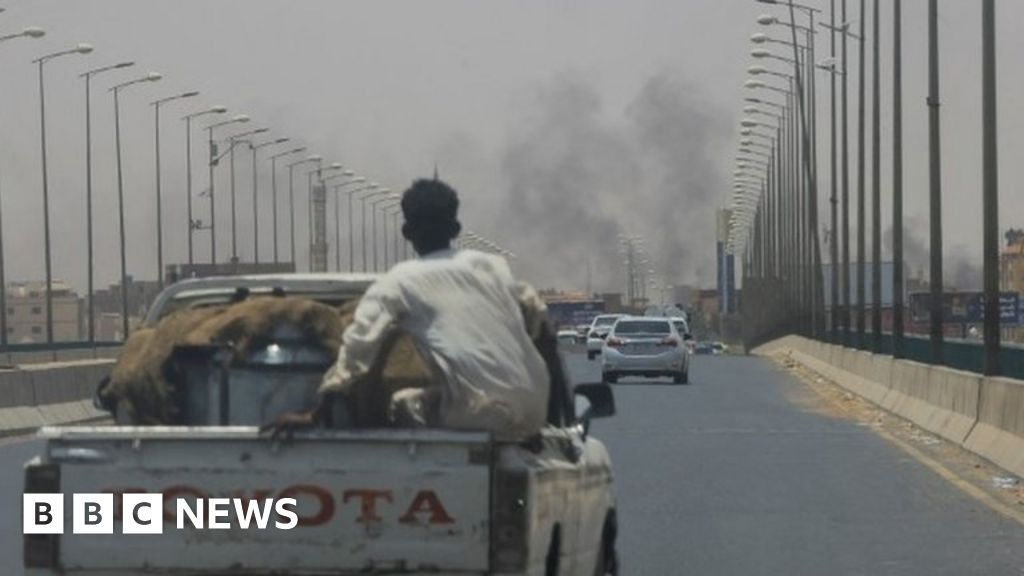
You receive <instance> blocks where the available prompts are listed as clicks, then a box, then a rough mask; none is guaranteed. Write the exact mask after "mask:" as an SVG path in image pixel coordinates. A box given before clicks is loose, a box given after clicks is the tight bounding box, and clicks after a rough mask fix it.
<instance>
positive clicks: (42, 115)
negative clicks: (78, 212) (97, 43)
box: [30, 34, 92, 345]
mask: <svg viewBox="0 0 1024 576" xmlns="http://www.w3.org/2000/svg"><path fill="white" fill-rule="evenodd" d="M30 36H31V34H30ZM90 52H92V46H90V45H89V44H79V45H78V46H75V47H74V48H72V49H70V50H63V51H60V52H53V53H51V54H47V55H45V56H42V57H40V58H36V59H35V60H33V61H32V63H33V64H38V65H39V127H40V130H39V133H40V144H41V147H42V157H43V164H42V166H43V237H44V244H45V245H44V250H45V252H46V255H45V259H46V343H47V344H51V345H52V344H53V267H52V259H51V252H50V187H49V174H48V172H47V165H46V89H45V85H44V82H43V65H45V64H46V63H47V62H49V61H50V60H53V59H54V58H59V57H61V56H67V55H70V54H89V53H90Z"/></svg>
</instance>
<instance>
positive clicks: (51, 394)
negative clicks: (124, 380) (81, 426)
mask: <svg viewBox="0 0 1024 576" xmlns="http://www.w3.org/2000/svg"><path fill="white" fill-rule="evenodd" d="M113 364H114V363H113V361H111V360H83V361H75V362H59V363H52V364H36V365H27V366H24V367H19V368H17V369H13V370H3V371H0V436H12V435H18V434H27V433H31V432H33V431H35V430H37V429H38V428H40V427H42V426H52V425H61V424H74V423H80V422H89V421H94V420H100V419H103V418H108V417H109V414H107V413H105V412H100V411H98V410H96V409H95V408H94V407H93V405H92V396H93V394H94V393H95V391H96V386H97V384H99V382H100V380H102V379H103V378H104V377H105V376H106V375H107V374H109V372H110V369H111V367H112V366H113Z"/></svg>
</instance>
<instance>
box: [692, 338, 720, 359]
mask: <svg viewBox="0 0 1024 576" xmlns="http://www.w3.org/2000/svg"><path fill="white" fill-rule="evenodd" d="M693 353H694V354H701V355H711V354H714V353H715V347H714V345H713V344H712V343H711V342H708V341H706V340H702V341H700V342H697V343H696V344H694V346H693Z"/></svg>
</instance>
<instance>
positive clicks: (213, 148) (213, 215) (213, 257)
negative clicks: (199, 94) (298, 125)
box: [206, 114, 249, 264]
mask: <svg viewBox="0 0 1024 576" xmlns="http://www.w3.org/2000/svg"><path fill="white" fill-rule="evenodd" d="M248 121H249V117H248V116H246V115H245V114H238V115H237V116H235V117H234V118H231V119H229V120H224V121H221V122H217V123H215V124H210V125H209V126H207V127H206V139H207V142H208V143H209V152H210V156H209V158H208V159H207V165H208V168H209V172H210V264H217V202H216V200H215V196H216V195H215V194H214V190H216V182H215V180H214V173H213V171H214V168H216V167H217V163H218V162H219V161H220V160H219V157H218V156H217V144H216V143H215V142H214V140H213V131H214V129H216V128H220V127H221V126H227V125H229V124H245V123H246V122H248Z"/></svg>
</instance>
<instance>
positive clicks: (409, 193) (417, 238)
mask: <svg viewBox="0 0 1024 576" xmlns="http://www.w3.org/2000/svg"><path fill="white" fill-rule="evenodd" d="M402 215H403V216H404V217H405V225H403V226H402V233H403V234H404V235H405V237H406V238H408V239H409V241H410V242H412V243H413V247H414V248H415V249H416V251H417V252H419V253H420V254H425V253H428V252H432V251H434V250H442V249H445V248H448V247H449V245H450V244H451V241H452V239H453V238H455V237H456V236H458V235H459V232H460V231H461V230H462V226H461V224H459V218H458V215H459V195H458V194H456V193H455V190H453V189H452V187H451V186H449V185H447V184H445V183H444V182H442V181H441V180H426V179H420V180H416V181H415V182H413V183H412V186H410V187H409V189H408V190H406V191H405V193H404V194H403V195H402Z"/></svg>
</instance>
